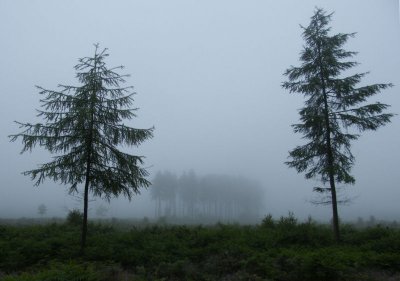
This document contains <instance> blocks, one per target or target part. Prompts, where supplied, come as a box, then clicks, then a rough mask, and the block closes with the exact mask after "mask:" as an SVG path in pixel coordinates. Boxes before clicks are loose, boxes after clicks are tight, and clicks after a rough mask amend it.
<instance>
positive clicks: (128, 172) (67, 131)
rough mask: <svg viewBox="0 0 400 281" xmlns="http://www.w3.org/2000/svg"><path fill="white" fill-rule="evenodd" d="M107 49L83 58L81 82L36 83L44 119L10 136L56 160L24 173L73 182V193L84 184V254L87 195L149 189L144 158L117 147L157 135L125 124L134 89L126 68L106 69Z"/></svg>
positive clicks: (79, 73) (132, 113)
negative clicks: (52, 87) (123, 71)
mask: <svg viewBox="0 0 400 281" xmlns="http://www.w3.org/2000/svg"><path fill="white" fill-rule="evenodd" d="M107 56H108V53H107V49H104V50H102V51H99V46H98V45H95V54H94V57H84V58H81V59H79V63H78V64H77V65H76V66H75V70H76V71H77V74H76V77H77V79H78V81H79V82H80V84H81V85H80V86H66V85H59V90H58V91H53V90H46V89H44V88H42V87H38V89H39V91H40V92H39V93H40V95H42V96H43V97H44V98H42V99H41V100H40V101H41V108H42V110H38V112H39V113H38V116H39V117H41V118H43V119H44V123H37V124H30V123H20V122H16V123H17V124H19V125H20V128H23V129H24V130H23V132H21V133H19V134H15V135H11V136H10V139H11V141H15V140H17V139H19V138H21V139H22V143H23V149H22V151H21V153H23V152H26V151H31V150H32V148H34V147H35V146H36V145H39V146H41V147H44V148H45V149H47V150H48V151H49V152H50V153H51V154H55V156H54V158H53V160H52V161H51V162H48V163H46V164H42V165H40V166H39V167H38V168H37V169H33V170H30V171H25V172H23V174H24V175H29V176H31V178H32V180H35V185H36V186H37V185H40V184H41V183H42V182H43V181H44V179H45V178H49V179H52V180H54V181H58V182H60V183H62V184H65V185H69V192H70V193H75V192H78V186H79V185H80V184H83V186H84V190H83V199H84V200H83V201H84V208H83V221H82V237H81V253H82V254H83V252H84V248H85V244H86V235H87V217H88V198H89V193H91V194H93V196H99V197H103V198H105V199H107V200H110V199H111V197H112V196H115V197H117V196H119V195H120V194H123V195H124V196H126V197H127V198H128V199H129V200H130V199H131V197H132V196H133V195H134V194H137V193H139V191H140V188H141V187H147V186H149V185H150V182H149V181H148V180H147V179H146V176H147V175H148V172H147V171H146V169H144V168H143V167H141V166H142V164H143V157H142V156H135V155H131V154H128V153H125V152H122V151H121V150H119V145H128V146H132V145H133V146H138V145H140V144H141V143H142V142H144V141H145V140H146V139H149V138H151V137H152V136H153V129H154V128H150V129H135V128H131V127H128V126H126V125H124V124H123V123H122V121H123V119H127V120H129V119H132V118H133V117H136V115H135V111H136V110H137V108H134V109H132V108H131V105H132V103H133V97H132V96H133V95H134V94H135V93H134V92H133V91H132V89H133V87H121V86H120V84H121V83H124V82H125V78H126V77H127V76H128V75H120V74H118V73H117V72H116V71H117V70H118V69H122V68H123V67H122V66H119V67H114V68H107V66H106V63H105V59H106V57H107Z"/></svg>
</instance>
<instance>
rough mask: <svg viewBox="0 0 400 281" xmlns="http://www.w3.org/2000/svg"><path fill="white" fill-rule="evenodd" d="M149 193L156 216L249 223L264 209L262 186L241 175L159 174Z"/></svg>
mask: <svg viewBox="0 0 400 281" xmlns="http://www.w3.org/2000/svg"><path fill="white" fill-rule="evenodd" d="M150 192H151V198H152V199H153V200H154V201H155V202H156V204H155V215H156V217H172V218H186V219H192V220H195V221H202V222H203V221H215V220H222V221H246V222H250V221H255V220H256V219H258V218H259V216H260V215H261V210H262V209H263V207H264V190H263V187H262V186H261V185H260V184H259V183H258V182H256V181H252V180H248V179H246V178H243V177H239V176H227V175H206V176H201V177H200V176H197V175H196V174H195V172H194V171H189V172H184V173H183V174H181V175H180V176H177V175H176V174H174V173H171V172H169V171H164V172H157V174H156V175H155V177H154V179H153V180H152V185H151V187H150Z"/></svg>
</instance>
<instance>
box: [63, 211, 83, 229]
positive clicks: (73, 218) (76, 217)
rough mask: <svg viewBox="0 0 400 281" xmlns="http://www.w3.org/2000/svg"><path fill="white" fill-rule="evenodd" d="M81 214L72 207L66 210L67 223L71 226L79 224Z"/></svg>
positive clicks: (81, 217) (80, 222)
mask: <svg viewBox="0 0 400 281" xmlns="http://www.w3.org/2000/svg"><path fill="white" fill-rule="evenodd" d="M82 219H83V214H82V212H81V211H80V210H78V209H73V210H71V211H69V212H68V215H67V223H68V224H70V225H73V226H79V225H81V224H82Z"/></svg>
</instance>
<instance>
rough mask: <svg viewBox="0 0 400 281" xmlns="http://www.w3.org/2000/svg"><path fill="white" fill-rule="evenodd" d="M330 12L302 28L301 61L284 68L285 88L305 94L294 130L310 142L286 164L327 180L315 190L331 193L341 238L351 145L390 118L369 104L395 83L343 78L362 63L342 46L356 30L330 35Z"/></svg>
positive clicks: (383, 107)
mask: <svg viewBox="0 0 400 281" xmlns="http://www.w3.org/2000/svg"><path fill="white" fill-rule="evenodd" d="M331 15H332V14H329V15H327V14H326V13H325V11H323V10H322V9H317V10H316V11H315V13H314V15H313V16H312V18H311V22H310V24H309V25H308V26H307V27H302V28H303V30H304V31H303V38H304V41H305V45H304V48H303V50H302V52H301V53H300V61H301V65H300V66H299V67H293V66H292V67H290V68H289V69H288V70H286V72H285V75H286V76H287V77H288V81H286V82H284V83H283V84H282V87H283V88H285V89H287V90H289V91H290V93H299V94H302V95H304V97H305V98H307V100H306V101H305V106H304V108H302V109H301V110H300V111H299V114H300V121H301V123H299V124H294V125H293V128H294V131H295V132H296V133H301V134H302V135H303V138H304V139H307V140H308V141H309V142H308V143H306V144H305V145H302V146H297V147H296V148H295V149H293V150H292V151H290V152H289V155H290V159H291V160H290V161H288V162H286V164H287V165H288V166H289V167H292V168H295V169H296V170H297V171H298V172H304V173H305V177H306V178H307V179H310V178H315V177H320V179H321V182H322V184H323V185H325V184H327V183H329V187H316V188H314V190H315V191H317V192H321V193H325V192H327V193H328V194H329V197H330V199H328V200H327V201H324V202H321V203H325V204H329V203H331V204H332V209H333V227H334V234H335V238H336V240H339V238H340V237H339V218H338V212H337V203H340V201H339V200H338V199H337V198H336V186H335V185H336V183H344V184H354V182H355V178H354V177H353V176H352V175H351V174H350V172H351V168H352V166H353V164H354V156H353V154H352V153H351V150H350V147H351V141H353V140H357V139H358V137H359V135H358V134H357V131H359V132H362V131H365V130H376V129H378V128H379V127H380V126H383V125H385V124H387V123H388V122H390V119H391V117H392V116H393V114H390V113H384V111H385V110H386V109H387V108H388V107H389V106H388V105H386V104H382V103H379V102H375V103H370V104H366V102H367V100H368V99H369V98H370V97H372V96H374V95H376V94H378V93H380V92H381V91H382V90H384V89H386V88H388V87H391V86H392V85H391V84H373V85H368V86H361V87H358V86H357V85H358V84H359V83H360V82H361V79H362V78H363V77H364V76H365V75H366V74H367V73H358V74H353V75H351V76H347V77H344V76H343V72H345V71H347V70H349V69H351V68H353V67H355V66H356V65H357V64H358V63H357V62H355V61H351V60H348V59H351V58H352V57H353V56H354V55H356V53H355V52H351V51H346V50H344V49H343V45H344V44H345V43H346V42H347V40H348V39H349V38H351V37H353V36H354V33H351V34H342V33H338V34H335V35H329V33H330V27H329V26H328V24H329V22H330V20H331ZM346 74H347V73H346Z"/></svg>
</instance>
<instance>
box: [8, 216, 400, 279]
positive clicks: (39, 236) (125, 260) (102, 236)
mask: <svg viewBox="0 0 400 281" xmlns="http://www.w3.org/2000/svg"><path fill="white" fill-rule="evenodd" d="M79 227H80V226H79V225H77V224H75V223H73V221H67V222H66V223H52V224H47V225H30V226H11V225H0V249H1V251H0V280H5V281H25V280H33V281H35V280H46V281H53V280H54V281H56V280H57V281H59V280H62V281H77V280H86V281H91V280H99V281H107V280H116V281H118V280H280V281H285V280H287V281H297V280H299V281H300V280H302V281H303V280H309V281H312V280H326V281H329V280H350V279H353V280H369V281H373V280H389V279H382V278H383V277H382V276H386V277H387V276H389V277H390V276H393V275H395V276H399V273H400V232H399V230H398V229H392V228H387V227H380V226H375V227H370V228H365V229H356V228H354V227H352V226H350V225H343V226H342V242H341V243H339V244H338V243H336V242H335V241H334V240H333V239H332V234H331V228H330V226H328V225H324V224H318V223H316V222H314V221H313V220H311V219H309V220H308V221H306V222H298V220H297V219H296V218H295V217H294V216H293V215H292V214H289V216H287V217H281V218H280V219H277V220H274V219H273V218H272V217H271V216H267V217H265V218H264V219H263V221H262V222H261V223H260V224H259V225H255V226H243V225H235V224H216V225H214V226H167V225H163V226H160V225H149V226H147V227H143V228H136V227H133V226H132V227H131V228H130V229H129V230H121V229H118V228H117V227H113V226H111V225H102V224H90V225H89V232H88V245H87V249H86V252H85V255H84V256H83V257H81V256H79V238H80V235H79V233H80V228H79ZM374 276H375V277H374ZM386 277H385V278H386ZM389 277H387V278H389ZM374 278H375V279H374Z"/></svg>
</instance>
